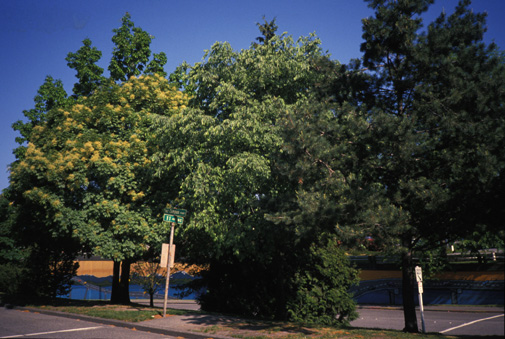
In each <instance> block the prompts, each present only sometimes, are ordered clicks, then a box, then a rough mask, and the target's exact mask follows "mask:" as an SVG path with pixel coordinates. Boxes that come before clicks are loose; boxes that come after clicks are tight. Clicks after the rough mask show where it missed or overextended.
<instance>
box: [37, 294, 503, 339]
mask: <svg viewBox="0 0 505 339" xmlns="http://www.w3.org/2000/svg"><path fill="white" fill-rule="evenodd" d="M31 307H36V308H39V309H43V310H51V311H59V312H68V313H74V314H82V315H87V316H91V317H99V318H106V319H114V320H121V321H127V322H139V321H145V320H151V319H154V318H161V317H162V314H163V310H162V309H161V308H159V307H154V308H151V307H149V306H146V305H141V304H135V303H133V304H130V305H111V304H109V303H108V302H105V301H89V300H88V301H78V300H68V299H66V300H65V299H63V300H58V301H57V302H54V303H47V304H43V305H41V304H37V305H31ZM167 314H168V315H188V314H204V313H202V312H199V311H188V310H176V309H167ZM205 315H209V314H205ZM213 316H215V317H216V319H217V320H216V322H215V323H209V322H208V323H207V324H206V325H201V326H200V327H199V328H195V327H192V328H191V329H190V330H192V331H197V332H200V333H205V334H207V335H225V336H229V337H233V338H237V339H334V338H345V339H350V338H376V339H387V338H400V339H419V338H431V339H438V338H464V336H446V335H442V334H437V333H428V334H421V333H403V332H402V331H395V330H383V329H363V328H354V327H345V328H336V327H324V326H305V325H302V324H296V323H288V322H277V321H262V320H250V319H239V318H235V317H228V316H224V315H217V314H213ZM220 320H221V321H220ZM487 338H493V337H492V336H490V337H487ZM494 338H501V337H498V336H495V337H494Z"/></svg>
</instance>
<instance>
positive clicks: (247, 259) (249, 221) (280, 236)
mask: <svg viewBox="0 0 505 339" xmlns="http://www.w3.org/2000/svg"><path fill="white" fill-rule="evenodd" d="M319 45H320V42H319V40H318V39H317V38H316V37H315V36H310V37H301V38H300V39H298V41H296V42H294V41H293V39H292V38H291V37H289V36H284V35H283V36H277V35H275V36H272V37H271V39H270V40H269V43H268V44H263V45H259V44H255V43H253V44H252V45H251V48H249V49H247V50H242V51H240V52H235V51H233V50H232V48H231V46H230V45H229V44H228V43H216V44H214V45H213V46H212V48H211V49H210V50H209V51H206V52H205V56H204V59H203V60H202V62H200V63H197V64H195V65H194V66H189V65H187V64H186V65H182V66H181V67H180V68H179V69H178V70H177V71H176V75H175V76H174V80H177V82H178V83H179V84H180V85H181V86H182V87H183V88H184V89H185V90H186V91H188V92H189V93H191V94H192V98H191V100H190V107H191V108H190V109H188V110H186V111H185V112H184V114H183V115H173V116H171V117H167V118H160V119H159V120H158V124H159V126H158V129H159V130H160V131H169V133H161V137H160V139H159V141H160V151H159V153H158V154H157V155H156V158H157V161H158V162H159V175H160V176H161V177H163V176H164V175H165V174H168V175H170V176H171V177H173V175H174V173H177V174H176V177H177V178H180V179H179V180H180V184H179V187H180V189H179V199H178V200H176V201H174V202H173V203H174V204H176V205H180V206H181V207H183V208H185V209H187V210H188V211H189V213H190V217H189V218H188V221H187V222H185V223H184V225H182V226H181V227H178V228H177V234H176V237H177V238H178V239H179V240H180V241H182V242H183V243H182V244H180V245H179V247H178V248H180V249H181V251H183V253H182V255H184V256H186V257H187V258H188V259H191V260H193V261H194V262H197V263H198V262H199V263H202V262H203V263H208V264H209V270H208V271H206V272H204V273H203V274H202V277H203V282H204V284H205V286H206V290H207V293H206V294H205V295H204V296H202V298H201V300H200V302H201V306H202V308H203V309H206V310H213V311H218V312H230V313H235V314H243V315H247V316H253V317H264V318H276V319H288V318H289V317H290V314H289V312H288V301H290V300H293V298H295V296H296V293H297V288H298V286H297V285H296V274H297V273H300V272H301V267H303V268H304V269H314V268H313V267H311V265H310V264H309V263H308V262H307V261H306V259H304V255H303V253H306V252H307V251H308V249H309V248H310V246H311V245H313V244H314V242H316V241H317V239H313V238H304V237H302V236H300V235H299V234H298V233H297V229H296V227H293V226H292V225H289V224H287V223H281V224H277V223H275V222H274V221H273V220H269V219H267V218H265V215H266V214H273V213H275V212H277V209H278V204H280V203H281V199H282V198H283V197H284V196H285V191H287V190H288V191H289V192H291V194H292V195H293V194H295V193H294V191H293V186H292V185H291V183H290V182H287V181H285V180H284V178H285V176H284V175H283V174H282V173H281V172H280V171H279V170H278V169H277V168H276V166H277V164H276V162H277V158H278V157H280V156H282V155H281V154H282V153H281V152H282V150H283V146H284V144H285V142H286V141H285V140H284V139H283V136H284V135H283V134H282V133H281V130H282V129H283V128H284V126H283V125H282V123H281V120H282V119H283V117H284V115H285V114H286V113H287V112H290V111H291V110H292V109H293V107H294V106H295V104H296V103H298V102H299V101H300V100H302V99H303V98H305V96H307V95H308V94H307V90H308V89H309V88H311V87H312V86H313V85H314V83H317V82H318V81H320V79H321V78H322V77H323V75H322V74H321V73H320V72H317V71H316V70H315V68H314V67H313V65H314V63H315V60H318V59H319V58H324V57H325V56H324V54H323V53H322V51H321V49H320V46H319ZM164 181H166V180H164ZM296 226H298V223H297V225H296ZM304 240H309V241H308V242H305V241H304ZM310 240H314V241H310ZM317 244H319V243H317ZM326 245H327V244H326V243H325V244H324V245H323V246H326ZM180 253H181V252H180ZM317 255H321V254H320V253H319V252H317ZM314 256H316V254H314ZM313 260H316V259H313ZM339 265H342V266H345V265H346V263H345V262H344V261H341V262H340V261H339ZM339 267H340V266H339ZM335 269H337V270H338V268H335ZM320 282H321V284H326V283H327V284H328V285H327V286H326V287H327V288H328V289H333V290H334V291H336V290H338V289H341V291H344V290H345V286H335V284H334V281H329V280H328V281H324V279H320ZM321 284H319V286H321ZM316 285H317V284H316ZM251 291H254V293H251ZM342 293H344V294H345V293H346V292H345V291H344V292H342ZM333 301H335V300H333ZM351 304H352V303H349V304H346V305H344V303H343V304H342V309H345V312H343V313H345V314H347V315H351V314H352V312H351V311H350V309H352V307H353V306H352V305H351ZM347 311H349V312H347ZM344 318H345V317H344ZM342 321H344V320H343V319H342Z"/></svg>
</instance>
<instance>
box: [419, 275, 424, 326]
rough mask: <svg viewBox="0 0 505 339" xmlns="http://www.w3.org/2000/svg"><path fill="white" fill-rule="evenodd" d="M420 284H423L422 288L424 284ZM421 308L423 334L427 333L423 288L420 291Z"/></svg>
mask: <svg viewBox="0 0 505 339" xmlns="http://www.w3.org/2000/svg"><path fill="white" fill-rule="evenodd" d="M419 284H421V286H422V284H423V283H422V282H420V283H419ZM419 306H420V308H421V324H422V326H423V333H426V327H425V325H424V306H423V293H422V287H421V289H420V290H419Z"/></svg>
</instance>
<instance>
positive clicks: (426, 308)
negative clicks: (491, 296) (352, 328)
mask: <svg viewBox="0 0 505 339" xmlns="http://www.w3.org/2000/svg"><path fill="white" fill-rule="evenodd" d="M357 309H358V310H360V309H370V310H391V311H393V310H396V311H401V310H403V307H402V306H379V305H377V306H376V305H358V307H357ZM416 311H420V308H419V306H416ZM504 311H505V309H504V308H500V307H498V306H496V307H489V308H472V307H465V306H462V307H454V308H453V307H443V306H435V307H433V306H429V305H428V306H424V312H458V313H500V314H501V313H504Z"/></svg>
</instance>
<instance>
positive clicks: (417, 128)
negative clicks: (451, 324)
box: [344, 0, 505, 332]
mask: <svg viewBox="0 0 505 339" xmlns="http://www.w3.org/2000/svg"><path fill="white" fill-rule="evenodd" d="M431 3H432V1H422V0H409V1H386V0H376V1H369V6H370V7H371V8H373V9H374V10H375V17H372V18H367V19H364V20H363V38H364V40H365V41H364V42H363V44H362V46H361V49H362V51H363V52H364V55H363V66H365V67H366V69H367V70H368V74H369V75H370V77H369V80H368V90H367V91H368V93H369V94H367V95H366V96H365V97H364V98H366V100H364V101H363V103H364V104H366V106H363V107H366V109H367V112H368V113H367V114H368V118H367V120H368V121H370V129H369V131H370V137H371V140H373V143H372V144H371V145H370V146H371V149H372V151H373V153H374V154H375V158H376V167H375V170H374V171H370V172H369V173H368V175H369V180H371V181H372V182H374V183H375V185H377V186H376V187H377V188H378V189H377V190H376V192H375V194H376V197H377V199H376V200H375V201H374V203H373V204H371V205H370V208H369V209H368V211H369V212H368V213H369V215H368V222H367V223H366V224H367V225H368V227H364V228H362V232H363V231H364V232H368V233H370V234H371V235H373V236H374V237H376V238H378V239H383V240H384V243H385V244H387V245H388V246H386V248H389V249H390V250H391V251H393V252H398V253H399V254H400V255H401V257H402V270H403V302H404V315H405V331H408V332H417V330H418V328H417V320H416V314H415V295H416V290H415V279H414V274H413V266H414V265H415V263H414V261H413V257H414V255H415V253H422V252H425V251H428V250H430V249H434V248H436V247H438V246H440V245H441V244H442V245H443V244H445V242H446V241H447V240H451V239H455V238H457V237H464V236H465V235H466V234H469V233H471V232H472V231H473V230H474V229H476V227H477V226H478V225H480V224H484V225H487V226H488V227H496V226H497V224H496V220H498V219H496V218H497V217H499V218H502V217H503V216H504V215H505V214H504V209H503V206H498V205H497V204H496V203H494V201H495V199H498V198H503V193H500V192H499V191H497V190H496V188H497V187H503V180H504V179H503V169H504V166H505V162H504V161H505V158H504V155H503V154H504V153H503V151H502V150H503V146H504V140H505V139H504V135H503V131H504V126H505V115H504V109H503V104H502V103H503V99H504V93H505V91H504V90H503V88H504V84H505V73H504V63H503V59H502V58H501V57H500V56H499V53H498V51H497V47H496V46H495V45H494V44H491V45H489V46H486V45H485V44H484V43H483V42H482V38H483V34H484V32H485V15H483V14H478V13H473V12H472V11H471V10H470V9H469V8H468V7H469V4H470V2H469V1H461V2H460V3H459V5H458V6H457V8H456V9H455V12H454V13H453V14H451V15H450V16H447V15H445V14H444V13H443V14H441V15H440V17H439V18H437V19H436V21H435V22H433V23H432V24H430V25H429V26H428V27H427V31H426V32H424V33H423V32H421V28H422V14H423V13H424V12H425V11H426V10H427V8H428V6H429V4H431ZM355 229H356V228H355ZM346 230H348V229H347V228H345V229H344V231H346ZM362 232H360V234H362Z"/></svg>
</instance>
